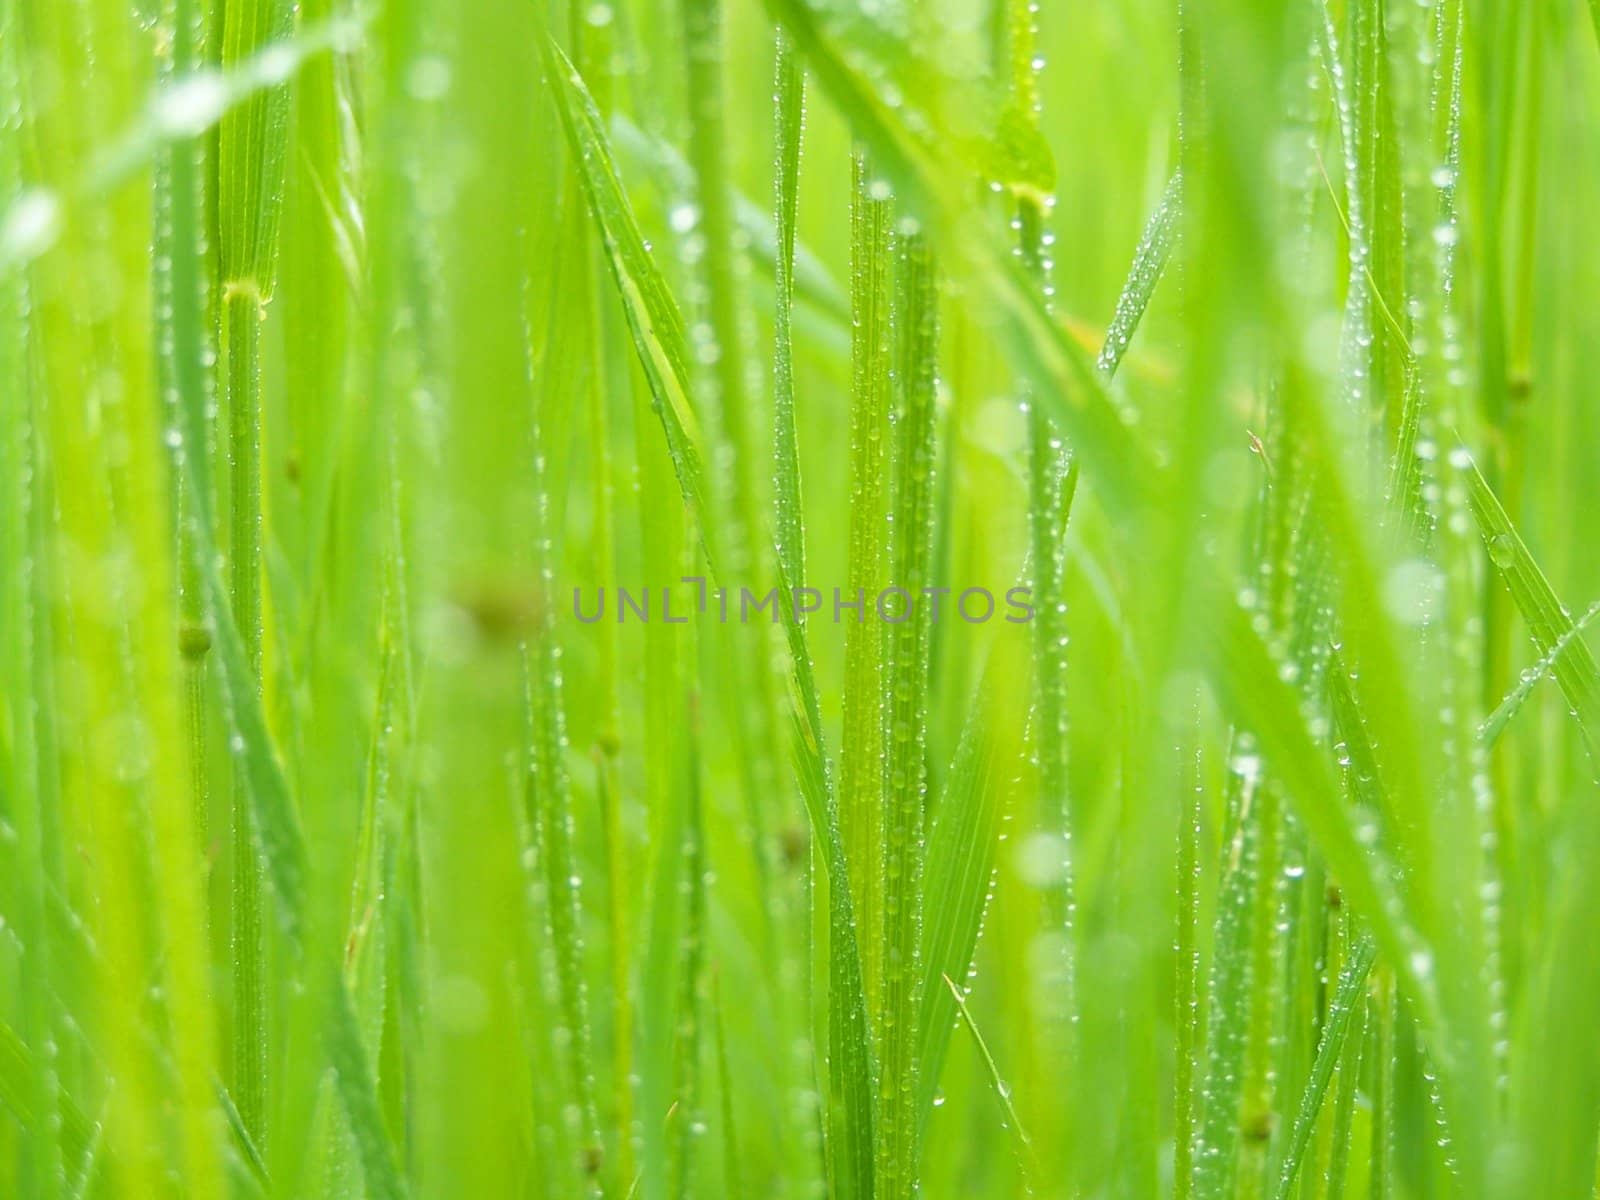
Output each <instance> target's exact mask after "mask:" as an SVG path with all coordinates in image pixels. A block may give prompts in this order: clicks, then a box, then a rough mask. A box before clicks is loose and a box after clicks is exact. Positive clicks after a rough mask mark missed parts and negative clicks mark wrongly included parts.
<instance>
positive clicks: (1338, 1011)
mask: <svg viewBox="0 0 1600 1200" xmlns="http://www.w3.org/2000/svg"><path fill="white" fill-rule="evenodd" d="M1376 957H1377V949H1376V947H1375V946H1374V945H1373V943H1372V942H1371V940H1370V939H1363V940H1362V941H1361V943H1360V944H1359V945H1358V946H1357V948H1356V952H1355V954H1354V955H1353V956H1351V958H1350V960H1349V961H1348V962H1347V963H1346V964H1345V966H1344V970H1343V971H1342V972H1341V973H1340V976H1339V988H1338V991H1337V993H1336V994H1335V995H1334V998H1333V1002H1332V1004H1331V1005H1330V1006H1329V1009H1328V1014H1327V1017H1326V1019H1325V1021H1324V1023H1323V1026H1322V1036H1321V1038H1320V1040H1319V1041H1318V1042H1317V1053H1316V1057H1315V1058H1314V1059H1313V1060H1312V1065H1311V1076H1310V1078H1309V1079H1308V1080H1307V1081H1306V1087H1305V1091H1304V1092H1303V1093H1302V1094H1301V1097H1300V1106H1299V1109H1298V1111H1297V1112H1296V1113H1295V1118H1294V1128H1293V1129H1292V1130H1291V1131H1290V1134H1289V1142H1288V1145H1287V1146H1286V1147H1285V1148H1284V1153H1283V1159H1282V1162H1281V1163H1280V1164H1279V1167H1278V1171H1277V1183H1276V1185H1275V1187H1274V1191H1273V1196H1274V1200H1288V1198H1289V1196H1290V1194H1291V1193H1292V1192H1293V1190H1294V1185H1295V1181H1296V1179H1297V1178H1298V1177H1299V1175H1300V1172H1301V1170H1302V1168H1303V1166H1304V1163H1305V1157H1306V1151H1307V1150H1308V1149H1309V1148H1310V1146H1311V1139H1312V1135H1313V1133H1314V1132H1315V1131H1316V1127H1317V1121H1318V1118H1319V1116H1320V1114H1321V1112H1322V1105H1323V1102H1324V1101H1325V1100H1326V1099H1327V1095H1328V1085H1329V1084H1330V1083H1332V1082H1333V1078H1334V1075H1335V1074H1336V1073H1337V1070H1338V1067H1339V1064H1340V1062H1341V1061H1343V1060H1344V1059H1345V1057H1346V1055H1345V1042H1346V1041H1347V1039H1348V1038H1349V1036H1350V1030H1351V1026H1352V1023H1353V1022H1354V1019H1355V1017H1356V1015H1357V1014H1358V1013H1359V1012H1360V1011H1361V1009H1362V1006H1363V1003H1364V997H1365V995H1366V988H1367V976H1368V974H1369V973H1370V972H1371V971H1372V964H1373V961H1374V959H1375V958H1376Z"/></svg>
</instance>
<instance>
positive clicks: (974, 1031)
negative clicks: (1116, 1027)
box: [940, 975, 1039, 1191]
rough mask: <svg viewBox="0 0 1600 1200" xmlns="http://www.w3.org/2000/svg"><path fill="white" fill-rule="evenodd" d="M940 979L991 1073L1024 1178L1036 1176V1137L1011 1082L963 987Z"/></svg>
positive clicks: (996, 1095) (992, 1082) (943, 977)
mask: <svg viewBox="0 0 1600 1200" xmlns="http://www.w3.org/2000/svg"><path fill="white" fill-rule="evenodd" d="M940 978H941V981H942V982H943V983H944V986H945V988H946V989H947V990H948V991H949V993H950V996H951V998H952V999H953V1000H954V1001H955V1006H956V1011H957V1012H958V1013H960V1014H961V1024H962V1025H963V1026H964V1027H965V1028H966V1031H967V1033H968V1034H970V1035H971V1036H972V1044H973V1046H974V1047H976V1049H977V1051H978V1057H979V1058H980V1059H982V1060H983V1069H984V1071H985V1073H987V1075H988V1076H989V1086H990V1088H991V1089H992V1090H993V1091H994V1095H995V1099H996V1100H998V1101H999V1102H1000V1107H1001V1110H1002V1111H1003V1112H1004V1113H1005V1117H1006V1119H1005V1126H1006V1129H1007V1130H1009V1131H1010V1133H1011V1135H1012V1141H1013V1144H1014V1145H1015V1148H1016V1155H1017V1162H1018V1163H1019V1164H1020V1165H1021V1167H1022V1170H1023V1174H1024V1176H1025V1177H1027V1176H1036V1175H1037V1174H1038V1171H1039V1163H1038V1158H1037V1156H1036V1155H1035V1154H1034V1151H1033V1140H1032V1139H1031V1138H1029V1137H1028V1131H1027V1130H1026V1129H1024V1128H1023V1125H1022V1118H1020V1117H1019V1116H1017V1110H1016V1106H1015V1105H1013V1104H1012V1103H1011V1085H1010V1084H1008V1083H1007V1082H1006V1081H1005V1079H1004V1077H1002V1076H1001V1074H1000V1065H999V1064H998V1063H997V1062H995V1060H994V1053H993V1052H992V1051H991V1050H990V1049H989V1044H988V1043H987V1042H985V1041H984V1040H983V1034H982V1033H981V1032H980V1031H979V1029H978V1023H977V1021H975V1020H974V1019H973V1016H972V1010H971V1009H970V1008H968V1007H967V999H966V997H965V996H963V995H962V994H961V989H960V988H959V987H957V986H956V984H955V982H954V981H953V980H952V979H951V978H950V976H948V975H944V976H941V977H940ZM1029 1190H1030V1191H1031V1189H1029Z"/></svg>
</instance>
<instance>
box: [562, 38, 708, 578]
mask: <svg viewBox="0 0 1600 1200" xmlns="http://www.w3.org/2000/svg"><path fill="white" fill-rule="evenodd" d="M546 51H547V54H546V71H547V75H548V79H549V85H550V88H551V91H552V93H553V94H554V96H555V98H556V105H557V108H558V109H559V110H560V113H561V120H562V125H563V127H564V128H565V130H566V134H567V140H568V144H569V145H570V147H571V149H572V155H573V158H574V160H575V161H576V163H577V167H578V172H579V176H580V178H581V179H582V181H583V186H584V192H585V195H586V196H587V197H588V200H589V208H590V212H591V213H592V214H593V216H594V220H595V222H596V224H597V225H598V226H599V228H600V232H601V236H602V238H603V240H604V243H605V248H606V255H607V258H608V259H609V261H610V263H611V273H612V278H613V280H614V281H615V282H616V285H617V292H618V294H619V295H620V296H621V298H622V304H623V310H624V312H625V313H626V314H627V317H628V327H629V329H630V331H631V332H632V334H633V345H634V350H635V352H636V353H637V354H638V356H639V363H640V365H641V366H642V367H643V368H644V373H645V378H646V379H647V380H648V381H649V383H650V391H651V394H652V395H653V397H654V401H655V409H656V413H657V416H659V418H660V420H661V424H662V427H663V429H664V430H665V431H666V436H667V447H668V450H669V451H670V453H671V455H672V464H673V468H674V470H675V471H676V473H677V476H678V485H679V487H680V488H681V489H682V492H683V499H684V503H685V504H687V505H688V506H689V507H690V509H691V510H692V511H693V512H694V514H695V516H696V519H697V520H698V521H699V522H700V526H701V534H702V537H703V538H704V540H705V546H706V551H707V555H708V557H709V558H710V559H711V562H712V569H713V570H716V569H717V561H718V554H717V549H716V547H717V545H718V542H717V539H716V536H715V533H714V530H715V528H716V525H715V522H716V510H715V506H714V504H713V503H712V494H713V493H712V489H711V483H712V481H711V478H710V476H709V475H708V473H707V459H706V450H705V439H704V435H703V434H702V432H701V428H700V419H699V416H698V415H697V412H696V409H695V406H694V404H693V401H692V399H691V397H692V394H693V393H692V387H691V380H690V373H689V362H690V359H689V354H688V349H687V346H686V342H685V334H684V327H683V317H682V315H681V313H680V311H679V309H678V305H677V302H676V301H675V300H674V299H673V296H672V292H671V289H670V288H669V287H668V286H667V282H666V279H665V278H664V277H663V275H662V274H661V271H660V269H659V268H658V267H657V266H656V264H655V261H654V259H653V258H652V257H651V254H650V251H649V250H648V249H647V248H646V246H645V242H644V238H643V236H642V235H641V234H640V233H639V226H638V223H637V222H636V221H635V219H634V216H633V208H632V206H631V205H630V204H629V202H628V198H627V193H626V192H624V190H623V188H622V184H621V182H620V181H619V180H618V178H617V173H616V166H615V162H614V160H613V158H612V154H611V148H610V145H609V142H608V140H607V138H606V135H605V127H604V124H603V123H602V121H601V119H600V114H599V111H598V110H597V109H596V108H595V104H594V100H593V98H592V97H591V96H590V95H589V92H588V89H587V88H586V87H585V86H584V82H583V79H582V77H581V76H580V75H579V74H578V72H577V69H576V68H575V67H573V65H572V64H571V63H570V62H569V61H568V60H567V57H566V55H564V54H563V53H562V52H561V49H560V47H558V46H556V45H555V44H554V43H553V42H551V43H547V45H546Z"/></svg>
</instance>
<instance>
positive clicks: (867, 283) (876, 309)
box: [839, 152, 891, 1165]
mask: <svg viewBox="0 0 1600 1200" xmlns="http://www.w3.org/2000/svg"><path fill="white" fill-rule="evenodd" d="M854 182H855V186H854V188H853V190H852V191H851V197H850V324H851V331H852V332H851V349H850V364H851V385H850V466H849V471H850V474H849V481H850V483H849V486H850V555H849V563H848V567H847V582H848V587H849V591H850V594H851V596H852V597H854V598H855V599H856V600H860V601H862V602H863V603H865V604H872V603H875V602H876V598H877V597H878V596H879V595H880V594H881V592H882V589H883V588H884V587H885V586H886V585H887V584H888V582H889V580H888V578H887V576H888V570H889V559H888V554H889V545H888V525H887V524H886V522H885V516H886V512H887V509H886V504H887V497H886V495H885V487H884V478H885V476H886V474H887V472H886V469H885V468H886V464H887V463H888V461H889V459H888V449H889V447H888V439H889V408H890V396H889V386H890V362H891V345H890V326H889V278H890V272H889V265H890V241H889V222H890V203H891V202H890V201H889V199H888V198H887V195H886V194H884V190H883V187H882V185H881V184H879V183H876V182H875V181H874V180H873V179H872V177H871V166H870V164H869V162H868V161H867V158H866V156H865V155H864V154H860V153H859V152H858V153H857V154H856V156H855V159H854ZM884 657H885V642H884V631H883V628H882V626H881V625H880V624H879V623H878V622H877V621H868V620H867V619H866V613H865V612H864V611H862V612H859V613H858V614H857V616H856V619H855V621H854V622H852V623H851V624H849V625H847V626H846V627H845V648H844V662H845V668H844V670H845V685H844V723H843V731H842V733H841V737H840V751H839V753H840V761H839V820H840V822H841V826H842V830H843V834H844V838H845V856H846V858H847V860H848V861H849V863H850V866H851V871H852V883H853V886H854V888H855V894H854V896H853V897H852V900H853V902H854V910H855V915H856V920H857V921H858V922H859V923H860V924H859V929H860V941H861V944H862V945H865V946H876V945H883V944H884V940H883V938H884V930H885V928H886V926H885V916H884V904H885V897H884V895H883V878H882V873H881V870H880V864H881V863H883V862H884V861H885V860H884V829H883V825H884V812H885V811H886V808H887V804H888V800H887V796H886V794H885V790H884V789H885V783H886V781H885V778H884V755H885V753H886V750H887V747H886V744H885V741H884V728H885V727H884V695H885V689H884V685H885V681H886V674H885V671H886V666H885V662H884ZM881 970H882V964H881V963H880V962H876V961H873V960H872V959H871V957H870V956H869V958H868V959H867V960H866V961H864V962H863V963H862V972H863V977H864V980H865V985H866V989H867V999H868V1002H869V1004H871V1005H872V1007H873V1010H874V1011H875V1012H881V1005H880V1002H879V994H880V989H881V983H882V980H881V975H880V972H881ZM880 1165H881V1164H880Z"/></svg>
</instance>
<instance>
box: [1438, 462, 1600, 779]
mask: <svg viewBox="0 0 1600 1200" xmlns="http://www.w3.org/2000/svg"><path fill="white" fill-rule="evenodd" d="M1455 454H1456V455H1457V456H1458V457H1459V456H1462V455H1465V454H1466V451H1465V449H1464V448H1460V447H1458V448H1457V450H1456V451H1455ZM1464 462H1465V465H1466V466H1467V467H1468V468H1470V469H1467V470H1466V471H1465V475H1466V483H1467V489H1468V499H1469V500H1470V502H1471V505H1472V515H1473V517H1474V518H1475V519H1476V520H1477V523H1478V531H1479V532H1480V533H1481V534H1482V535H1483V539H1484V543H1485V545H1486V546H1487V548H1488V553H1489V561H1490V562H1491V563H1492V564H1493V565H1494V568H1495V570H1496V571H1497V572H1498V573H1499V575H1500V578H1501V580H1502V581H1503V582H1504V584H1505V586H1506V590H1507V591H1509V592H1510V593H1511V598H1512V600H1513V601H1515V602H1516V605H1517V609H1518V611H1519V612H1521V613H1522V619H1523V620H1524V621H1525V622H1526V623H1527V626H1528V632H1529V633H1531V634H1532V635H1533V640H1534V643H1535V644H1536V645H1537V646H1538V647H1539V652H1540V654H1544V655H1551V656H1553V658H1554V660H1555V661H1554V663H1553V665H1552V673H1553V674H1554V675H1555V679H1556V683H1557V684H1558V685H1559V686H1560V688H1561V694H1562V695H1563V696H1565V697H1566V699H1567V705H1568V707H1569V708H1571V709H1572V711H1573V712H1574V713H1575V714H1576V716H1577V719H1578V727H1579V729H1580V730H1581V731H1582V733H1583V740H1584V744H1585V746H1586V747H1587V748H1588V750H1589V755H1590V758H1591V759H1595V758H1596V757H1597V755H1600V667H1597V666H1596V664H1595V660H1594V656H1593V655H1592V654H1591V653H1590V652H1589V647H1588V645H1587V644H1585V642H1584V641H1583V639H1582V638H1581V637H1576V636H1573V622H1572V618H1571V617H1570V616H1568V614H1567V611H1566V609H1565V607H1564V606H1563V605H1562V603H1561V601H1560V599H1559V598H1558V597H1557V596H1556V593H1555V589H1554V588H1552V587H1551V586H1550V581H1549V580H1548V579H1547V578H1546V577H1545V574H1544V572H1543V571H1541V570H1540V569H1539V564H1538V563H1537V562H1536V561H1535V560H1534V557H1533V555H1532V554H1531V553H1530V552H1529V551H1528V547H1527V544H1526V543H1525V542H1524V541H1523V540H1522V536H1521V534H1519V533H1518V532H1517V529H1516V527H1515V526H1514V525H1512V523H1511V518H1510V517H1509V516H1508V515H1507V514H1506V510H1505V508H1504V507H1502V505H1501V504H1500V500H1499V498H1498V497H1497V496H1496V495H1495V494H1494V491H1493V490H1492V489H1491V488H1490V487H1489V482H1488V480H1486V479H1485V478H1484V477H1483V473H1482V472H1481V471H1479V470H1478V469H1477V467H1476V466H1475V465H1473V464H1472V463H1471V461H1470V457H1469V458H1467V459H1465V460H1464Z"/></svg>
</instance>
